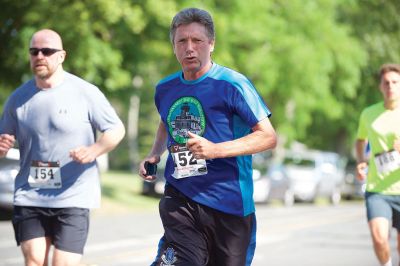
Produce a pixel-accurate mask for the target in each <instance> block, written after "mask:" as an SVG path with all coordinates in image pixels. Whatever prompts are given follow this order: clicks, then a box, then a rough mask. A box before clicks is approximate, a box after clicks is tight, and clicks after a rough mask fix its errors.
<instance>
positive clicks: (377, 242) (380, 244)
mask: <svg viewBox="0 0 400 266" xmlns="http://www.w3.org/2000/svg"><path fill="white" fill-rule="evenodd" d="M373 242H374V246H375V247H377V248H379V249H384V248H386V247H387V246H388V245H389V239H388V238H387V237H384V236H381V235H375V236H373Z"/></svg>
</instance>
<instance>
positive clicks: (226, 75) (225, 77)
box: [209, 63, 254, 91]
mask: <svg viewBox="0 0 400 266" xmlns="http://www.w3.org/2000/svg"><path fill="white" fill-rule="evenodd" d="M209 78H211V79H214V80H219V81H225V82H227V83H229V84H231V85H232V86H233V87H235V88H237V89H239V90H240V91H242V90H243V89H244V88H249V87H250V88H254V86H253V84H252V83H251V82H250V80H249V79H248V78H247V77H246V76H245V75H243V74H242V73H240V72H238V71H236V70H233V69H231V68H228V67H225V66H221V65H218V64H216V63H214V66H213V68H212V70H211V72H210V75H209Z"/></svg>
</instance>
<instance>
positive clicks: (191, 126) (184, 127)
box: [167, 97, 206, 144]
mask: <svg viewBox="0 0 400 266" xmlns="http://www.w3.org/2000/svg"><path fill="white" fill-rule="evenodd" d="M167 123H168V129H169V133H170V134H171V136H172V138H173V139H174V140H175V141H176V142H177V143H179V144H184V143H186V140H187V139H188V132H189V131H190V132H192V133H194V134H197V135H199V136H201V135H203V133H204V129H205V124H206V119H205V116H204V112H203V108H202V106H201V104H200V102H199V101H198V100H197V99H196V98H194V97H182V98H180V99H178V100H177V101H176V102H175V103H174V104H173V105H172V106H171V108H170V109H169V112H168V117H167Z"/></svg>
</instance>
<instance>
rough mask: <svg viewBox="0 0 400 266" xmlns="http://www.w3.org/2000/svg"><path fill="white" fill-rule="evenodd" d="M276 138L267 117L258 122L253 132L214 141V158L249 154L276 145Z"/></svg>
mask: <svg viewBox="0 0 400 266" xmlns="http://www.w3.org/2000/svg"><path fill="white" fill-rule="evenodd" d="M276 143H277V138H276V133H275V130H274V129H273V127H272V125H271V123H270V122H269V119H267V118H266V119H264V120H263V121H261V122H260V123H258V124H257V125H256V126H255V127H254V128H253V132H252V133H250V134H249V135H247V136H244V137H242V138H239V139H236V140H232V141H227V142H222V143H216V144H215V156H214V157H215V158H225V157H234V156H240V155H249V154H254V153H258V152H261V151H265V150H269V149H273V148H275V147H276Z"/></svg>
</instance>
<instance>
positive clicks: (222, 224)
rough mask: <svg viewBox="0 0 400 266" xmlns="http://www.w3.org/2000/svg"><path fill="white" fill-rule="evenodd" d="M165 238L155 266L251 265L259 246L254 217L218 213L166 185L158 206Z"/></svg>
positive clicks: (161, 242)
mask: <svg viewBox="0 0 400 266" xmlns="http://www.w3.org/2000/svg"><path fill="white" fill-rule="evenodd" d="M159 210H160V216H161V220H162V223H163V226H164V236H163V237H162V238H161V240H160V242H159V246H158V252H157V256H156V259H155V261H154V262H153V264H152V265H153V266H156V265H157V266H159V265H174V266H188V265H190V266H203V265H204V266H205V265H206V266H221V265H229V266H244V265H251V261H252V259H253V255H254V250H255V246H256V237H255V236H256V219H255V214H254V213H253V214H250V215H248V216H246V217H240V216H235V215H231V214H227V213H223V212H220V211H217V210H215V209H212V208H209V207H207V206H204V205H202V204H199V203H196V202H194V201H193V200H191V199H189V198H188V197H186V196H185V195H183V194H182V193H181V192H179V191H178V190H176V189H175V188H174V187H172V186H171V185H169V184H168V185H167V186H166V188H165V192H164V195H163V197H162V198H161V200H160V205H159Z"/></svg>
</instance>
